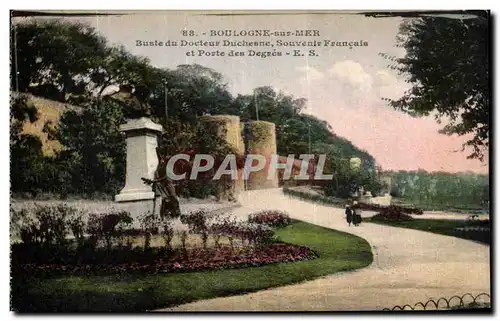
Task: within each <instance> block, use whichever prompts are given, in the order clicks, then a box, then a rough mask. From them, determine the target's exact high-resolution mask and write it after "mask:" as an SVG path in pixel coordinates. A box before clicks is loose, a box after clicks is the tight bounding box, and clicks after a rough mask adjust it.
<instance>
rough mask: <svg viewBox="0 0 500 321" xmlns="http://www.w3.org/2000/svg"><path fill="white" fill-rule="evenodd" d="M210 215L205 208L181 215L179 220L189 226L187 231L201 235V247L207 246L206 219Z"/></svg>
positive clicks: (207, 231)
mask: <svg viewBox="0 0 500 321" xmlns="http://www.w3.org/2000/svg"><path fill="white" fill-rule="evenodd" d="M210 218H212V216H211V215H210V214H209V213H207V211H206V210H197V211H194V212H191V213H189V214H187V215H182V216H181V222H182V223H183V224H186V225H187V226H188V227H189V231H190V232H191V233H194V234H199V235H201V239H202V241H203V247H204V248H206V247H207V241H208V236H209V229H208V220H209V219H210Z"/></svg>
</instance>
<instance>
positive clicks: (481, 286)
mask: <svg viewBox="0 0 500 321" xmlns="http://www.w3.org/2000/svg"><path fill="white" fill-rule="evenodd" d="M240 202H241V204H242V207H241V208H238V209H236V210H235V212H234V214H235V215H237V216H239V217H240V218H242V219H243V218H246V215H247V214H248V213H250V212H254V211H256V210H260V209H280V210H285V211H287V212H288V213H290V216H291V217H293V218H296V219H300V220H304V221H307V222H310V223H313V224H317V225H321V226H325V227H329V228H333V229H336V230H340V231H346V232H349V233H352V234H354V235H358V236H360V237H362V238H364V239H366V240H367V241H368V242H369V243H370V244H371V246H372V251H373V253H374V261H373V263H372V264H371V265H370V266H369V267H367V268H364V269H361V270H357V271H354V272H345V273H338V274H334V275H330V276H326V277H323V278H319V279H316V280H313V281H307V282H304V283H300V284H295V285H289V286H283V287H278V288H273V289H268V290H263V291H259V292H255V293H250V294H245V295H236V296H231V297H222V298H215V299H209V300H202V301H197V302H193V303H188V304H184V305H181V306H177V307H174V308H170V309H165V310H164V311H346V310H381V309H383V308H386V307H388V308H392V307H393V306H395V305H403V304H412V305H413V304H415V303H416V302H418V301H426V300H428V299H431V298H434V299H437V298H439V297H442V296H444V297H451V296H453V295H456V294H458V295H463V294H465V293H468V292H470V293H472V294H474V295H475V294H479V293H481V292H486V293H490V263H489V261H490V256H489V247H488V246H486V245H482V244H479V243H475V242H472V241H467V240H463V239H459V238H454V237H449V236H443V235H438V234H433V233H427V232H422V231H417V230H411V229H403V228H396V227H390V226H384V225H378V224H370V223H362V224H361V225H360V226H357V227H349V226H347V223H346V222H345V219H344V213H343V209H338V208H332V207H326V206H322V205H316V204H313V203H309V202H304V201H301V200H297V199H293V198H290V197H288V196H286V195H284V194H283V192H282V190H281V189H267V190H258V191H248V192H245V193H243V194H242V196H241V197H240ZM365 214H366V215H370V214H371V213H365Z"/></svg>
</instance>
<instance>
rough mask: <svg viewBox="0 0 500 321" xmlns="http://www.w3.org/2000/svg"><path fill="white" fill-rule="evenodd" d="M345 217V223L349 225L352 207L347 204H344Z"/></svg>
mask: <svg viewBox="0 0 500 321" xmlns="http://www.w3.org/2000/svg"><path fill="white" fill-rule="evenodd" d="M345 218H346V220H347V224H349V226H351V222H352V218H353V216H352V209H351V207H350V206H349V205H346V206H345Z"/></svg>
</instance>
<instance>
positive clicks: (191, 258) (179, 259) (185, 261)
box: [16, 243, 317, 274]
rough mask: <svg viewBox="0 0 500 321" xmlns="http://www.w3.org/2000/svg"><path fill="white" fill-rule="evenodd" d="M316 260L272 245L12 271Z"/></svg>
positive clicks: (195, 267) (150, 269)
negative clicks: (128, 260) (121, 261)
mask: <svg viewBox="0 0 500 321" xmlns="http://www.w3.org/2000/svg"><path fill="white" fill-rule="evenodd" d="M316 257H317V254H316V253H315V252H314V251H312V250H310V249H309V248H307V247H304V246H296V245H292V244H286V243H274V244H268V245H264V246H260V247H256V248H252V249H240V250H233V249H231V248H230V247H220V248H217V249H193V250H189V251H188V252H187V253H183V252H181V251H177V252H175V253H171V255H165V254H162V253H161V252H158V253H156V257H154V258H152V257H151V255H149V256H148V257H143V258H139V259H138V260H137V261H136V262H128V263H118V264H20V265H19V266H18V268H19V269H16V270H18V271H22V272H23V273H37V272H42V273H43V272H49V273H53V272H56V273H57V272H64V273H75V274H78V273H89V272H111V273H120V272H146V273H172V272H193V271H201V270H211V269H229V268H242V267H249V266H261V265H266V264H272V263H279V262H295V261H302V260H308V259H313V258H316Z"/></svg>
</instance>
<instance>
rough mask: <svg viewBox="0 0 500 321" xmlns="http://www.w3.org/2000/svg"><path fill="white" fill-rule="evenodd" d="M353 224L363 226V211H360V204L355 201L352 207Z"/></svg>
mask: <svg viewBox="0 0 500 321" xmlns="http://www.w3.org/2000/svg"><path fill="white" fill-rule="evenodd" d="M352 223H353V224H354V226H358V225H359V224H361V210H360V209H359V205H358V202H356V201H354V203H353V206H352Z"/></svg>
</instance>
